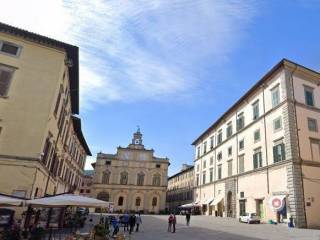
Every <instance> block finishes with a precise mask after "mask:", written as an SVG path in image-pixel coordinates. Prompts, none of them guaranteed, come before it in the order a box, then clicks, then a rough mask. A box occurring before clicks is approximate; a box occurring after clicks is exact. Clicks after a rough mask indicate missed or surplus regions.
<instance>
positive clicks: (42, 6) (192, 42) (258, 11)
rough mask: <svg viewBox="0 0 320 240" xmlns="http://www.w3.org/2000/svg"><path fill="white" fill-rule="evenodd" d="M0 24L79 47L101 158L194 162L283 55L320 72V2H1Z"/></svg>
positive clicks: (86, 115) (84, 99)
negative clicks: (147, 152) (136, 148)
mask: <svg viewBox="0 0 320 240" xmlns="http://www.w3.org/2000/svg"><path fill="white" fill-rule="evenodd" d="M0 3H1V8H2V11H1V15H0V21H1V22H4V23H7V24H11V25H14V26H17V27H20V28H23V29H26V30H29V31H32V32H36V33H39V34H41V35H45V36H48V37H51V38H55V39H58V40H61V41H65V42H67V43H70V44H73V45H77V46H79V48H80V117H81V119H82V128H83V132H84V134H85V137H86V140H87V142H88V145H89V147H90V149H91V151H92V153H93V156H92V157H90V158H88V159H87V163H86V169H91V163H92V162H94V161H95V157H96V154H97V153H98V152H100V151H102V152H105V153H115V152H116V148H117V146H123V147H124V146H127V145H128V144H129V143H130V142H131V138H132V134H133V132H135V131H136V129H137V125H139V126H140V128H141V132H142V134H143V141H144V144H145V146H146V148H148V149H149V148H153V149H154V150H155V155H156V156H158V157H168V158H169V159H170V163H171V165H170V168H169V175H172V174H174V173H175V172H177V171H179V170H180V169H181V165H182V164H183V163H188V164H193V160H194V148H193V146H192V145H191V143H192V142H193V141H194V140H195V139H196V138H197V137H198V136H199V135H200V134H201V133H202V132H203V131H205V130H206V129H207V128H208V127H209V126H210V125H211V124H212V123H213V122H214V121H215V120H216V119H218V118H219V116H221V115H222V114H223V113H224V112H225V111H226V110H227V109H228V108H229V107H230V106H232V104H233V103H235V102H236V101H237V99H239V98H240V97H241V96H242V95H243V94H244V93H245V92H246V91H247V90H249V88H250V87H251V86H253V85H254V83H255V82H257V81H258V80H259V79H260V78H261V77H262V76H263V75H264V74H265V73H266V72H267V71H268V70H269V69H271V68H272V66H274V65H275V64H276V63H277V62H279V61H280V60H281V59H282V58H287V59H290V60H292V61H295V62H297V63H299V64H302V65H305V66H307V67H309V68H312V69H314V70H317V71H320V44H319V42H320V28H319V23H320V14H319V12H320V1H318V0H290V1H289V0H288V1H285V0H282V1H278V0H268V1H255V0H245V1H240V0H223V1H222V0H198V1H195V0H179V1H178V0H134V1H133V0H131V1H126V0H90V1H82V0H65V1H64V0H45V1H44V0H28V1H19V0H10V1H7V0H0Z"/></svg>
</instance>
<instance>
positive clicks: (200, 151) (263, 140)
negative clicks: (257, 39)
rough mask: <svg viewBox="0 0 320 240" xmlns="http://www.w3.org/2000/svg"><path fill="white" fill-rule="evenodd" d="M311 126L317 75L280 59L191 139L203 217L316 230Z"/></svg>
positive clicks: (316, 152)
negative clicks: (246, 217)
mask: <svg viewBox="0 0 320 240" xmlns="http://www.w3.org/2000/svg"><path fill="white" fill-rule="evenodd" d="M319 124H320V73H319V72H316V71H313V70H310V69H308V68H305V67H303V66H301V65H299V64H296V63H293V62H291V61H289V60H286V59H284V60H282V61H281V62H279V63H278V64H277V65H276V66H275V67H274V68H273V69H272V70H271V71H269V72H268V73H267V74H266V75H265V76H264V77H263V78H262V79H261V80H260V81H259V82H258V83H257V84H255V86H254V87H253V88H252V89H250V90H249V91H248V92H247V93H246V94H245V95H244V96H243V97H242V98H241V99H240V100H239V101H238V102H237V103H236V104H234V105H233V106H232V107H231V108H230V109H229V110H228V111H227V112H226V113H225V114H224V115H223V116H222V117H220V118H219V119H218V121H216V122H215V123H213V124H212V125H211V126H210V127H209V128H208V130H206V131H205V132H204V133H202V134H201V135H200V136H199V137H198V138H197V139H196V140H195V141H194V143H193V145H194V146H195V156H196V157H195V168H194V169H195V179H196V181H195V184H196V187H195V202H198V203H199V205H200V206H202V209H203V210H204V211H203V214H207V215H211V214H212V215H214V213H216V214H217V213H218V214H217V215H223V216H230V217H239V214H240V212H253V213H256V214H257V215H259V216H260V217H261V220H262V221H266V222H267V221H268V220H273V221H277V222H287V221H288V219H289V218H290V217H292V218H293V219H294V224H295V226H296V227H300V228H304V227H308V228H319V227H320V220H319V218H318V217H317V216H316V215H317V214H315V213H316V212H319V211H320V201H319V199H320V190H319V189H320V188H319V178H318V177H317V176H319V175H320V137H319V136H320V135H319V128H318V126H319ZM239 125H240V127H239ZM208 146H210V147H208ZM209 159H210V164H208V162H209ZM212 169H213V171H214V176H215V177H214V179H210V180H208V178H207V177H206V176H208V173H209V170H210V172H212ZM199 179H200V181H199ZM201 179H203V181H201ZM208 199H209V200H210V201H211V203H209V202H208V201H207V200H208ZM274 200H275V201H276V202H278V203H280V208H275V205H274Z"/></svg>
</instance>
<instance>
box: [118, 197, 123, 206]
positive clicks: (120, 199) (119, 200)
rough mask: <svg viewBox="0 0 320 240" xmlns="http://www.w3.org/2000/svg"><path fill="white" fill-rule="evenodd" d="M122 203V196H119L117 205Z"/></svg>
mask: <svg viewBox="0 0 320 240" xmlns="http://www.w3.org/2000/svg"><path fill="white" fill-rule="evenodd" d="M122 205H123V197H119V199H118V206H122Z"/></svg>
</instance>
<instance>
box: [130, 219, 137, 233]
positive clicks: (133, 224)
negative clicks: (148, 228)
mask: <svg viewBox="0 0 320 240" xmlns="http://www.w3.org/2000/svg"><path fill="white" fill-rule="evenodd" d="M129 225H130V231H129V234H131V233H132V231H133V229H134V226H135V225H136V216H135V215H134V214H131V215H130V217H129Z"/></svg>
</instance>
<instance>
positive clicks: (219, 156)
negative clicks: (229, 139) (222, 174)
mask: <svg viewBox="0 0 320 240" xmlns="http://www.w3.org/2000/svg"><path fill="white" fill-rule="evenodd" d="M217 159H218V160H221V159H222V152H219V153H218V155H217Z"/></svg>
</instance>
